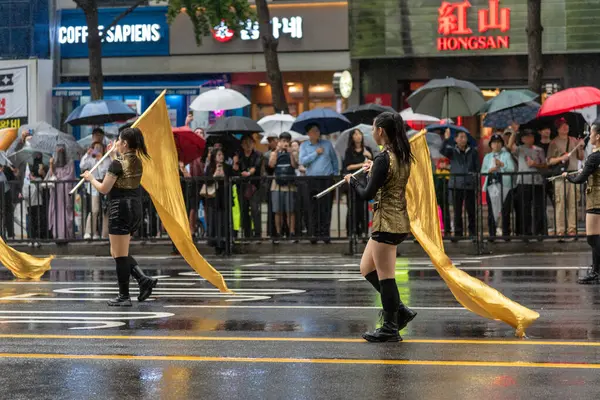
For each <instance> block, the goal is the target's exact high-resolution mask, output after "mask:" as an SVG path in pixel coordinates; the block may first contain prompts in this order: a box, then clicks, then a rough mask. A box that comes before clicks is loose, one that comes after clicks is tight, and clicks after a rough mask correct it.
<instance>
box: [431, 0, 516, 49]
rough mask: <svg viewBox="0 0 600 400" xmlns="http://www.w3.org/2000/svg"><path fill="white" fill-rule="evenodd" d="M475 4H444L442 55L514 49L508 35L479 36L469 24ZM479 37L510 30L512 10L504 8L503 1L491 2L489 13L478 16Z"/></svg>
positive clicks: (440, 30)
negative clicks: (501, 4)
mask: <svg viewBox="0 0 600 400" xmlns="http://www.w3.org/2000/svg"><path fill="white" fill-rule="evenodd" d="M470 8H471V3H469V1H468V0H464V1H462V2H460V3H451V2H448V1H444V2H442V5H441V6H440V8H439V9H438V33H439V34H440V35H441V37H439V38H438V39H437V49H438V50H439V51H457V50H490V49H503V48H504V49H507V48H509V47H510V37H509V36H508V35H498V36H493V35H485V36H484V35H476V34H474V33H473V30H472V29H471V28H470V27H469V24H468V20H467V17H468V12H469V9H470ZM477 17H478V18H477V28H478V32H479V33H486V32H488V31H500V32H501V33H506V32H508V31H509V30H510V9H509V8H506V7H505V8H500V0H489V7H488V9H487V10H479V11H478V14H477Z"/></svg>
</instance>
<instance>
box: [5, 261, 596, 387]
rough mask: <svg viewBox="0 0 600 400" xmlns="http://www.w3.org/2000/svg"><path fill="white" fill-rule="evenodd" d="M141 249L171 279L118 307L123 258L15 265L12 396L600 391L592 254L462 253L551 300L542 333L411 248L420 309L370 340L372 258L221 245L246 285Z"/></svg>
mask: <svg viewBox="0 0 600 400" xmlns="http://www.w3.org/2000/svg"><path fill="white" fill-rule="evenodd" d="M138 261H139V262H140V264H141V265H142V267H143V268H144V269H146V270H147V272H148V273H149V274H151V275H154V276H158V277H159V279H160V282H159V286H158V288H157V289H156V291H155V293H154V295H153V297H152V298H151V301H148V302H145V303H138V302H137V301H134V306H133V307H131V308H121V309H111V308H108V307H107V306H105V301H106V300H107V299H109V298H111V297H113V296H114V295H115V294H116V293H117V288H116V275H115V272H114V264H113V262H112V260H110V259H108V258H99V259H94V258H75V257H74V258H68V259H58V260H56V261H55V262H54V263H53V269H52V270H51V271H50V272H49V273H48V274H47V275H46V276H44V277H43V279H42V280H41V281H39V282H30V281H17V280H14V279H13V278H12V276H11V275H10V274H9V273H8V272H7V271H4V270H3V271H1V272H0V339H1V340H2V342H1V343H2V344H1V345H0V346H1V349H0V353H2V354H0V363H1V364H2V366H3V367H4V368H3V374H0V383H2V384H3V387H11V388H14V389H13V391H14V395H11V396H10V398H15V399H19V398H23V399H30V398H35V396H34V395H33V394H34V393H44V395H43V396H42V397H39V398H52V399H63V398H64V399H73V398H88V397H92V396H93V397H95V398H97V397H98V396H99V397H101V398H169V399H171V398H173V399H179V398H181V399H186V398H200V397H204V396H212V397H216V398H244V399H247V398H257V399H259V398H260V399H263V398H306V399H314V398H321V397H328V398H330V397H333V398H351V397H374V398H380V397H384V396H388V395H390V396H395V397H398V396H402V397H404V398H414V399H438V398H440V399H441V398H448V397H447V396H446V393H445V391H448V393H450V391H452V393H461V395H462V398H468V399H470V398H477V399H480V398H481V397H482V396H486V397H489V396H492V397H491V398H494V399H496V398H497V399H504V398H507V399H508V398H511V399H512V398H523V396H525V395H527V397H531V398H541V397H550V398H557V396H558V395H560V394H561V393H562V394H563V395H564V396H563V397H564V398H573V396H574V393H576V394H577V395H576V397H577V398H597V397H598V392H599V391H600V389H598V388H597V387H596V385H595V376H596V374H597V371H595V369H597V368H598V367H600V364H599V360H600V315H599V313H598V312H597V310H598V308H599V306H600V292H599V290H598V289H599V288H598V287H597V286H579V285H577V284H576V283H575V282H576V280H577V276H578V274H580V273H582V272H583V271H582V268H583V266H584V265H587V264H589V260H588V255H587V254H560V255H548V256H540V255H531V256H525V255H514V256H508V257H502V256H501V257H498V256H491V257H472V258H463V259H457V260H455V261H456V263H457V264H458V265H459V266H460V267H461V268H463V269H464V270H465V271H467V272H468V273H469V274H471V275H473V276H475V277H477V278H479V279H481V280H482V281H484V282H485V283H487V284H489V285H491V286H493V287H495V288H496V289H498V290H500V291H501V292H502V293H504V294H505V295H507V296H508V297H510V298H512V299H513V300H515V301H517V302H520V303H521V304H523V305H525V306H527V307H530V308H532V309H534V310H536V311H538V312H539V313H540V314H541V317H540V319H539V320H538V321H536V322H535V323H534V325H533V326H532V327H530V328H529V329H528V331H527V333H528V335H529V338H530V339H529V340H528V341H515V339H514V338H513V336H512V335H513V333H514V330H513V329H512V328H510V327H509V326H507V325H505V324H503V323H501V322H497V321H490V320H486V319H483V318H481V317H479V316H477V315H474V314H472V313H470V312H468V311H466V310H464V309H463V308H462V307H461V306H460V304H458V303H457V302H456V301H455V300H454V298H453V296H452V294H451V293H450V291H449V290H448V288H447V287H446V285H445V284H444V282H443V281H442V280H441V279H440V278H439V276H438V274H437V272H436V271H435V269H433V267H432V266H431V264H430V263H429V261H428V260H427V259H425V258H415V259H398V262H397V274H396V281H397V283H398V287H399V290H400V295H401V297H402V300H403V301H404V302H405V303H407V304H408V305H410V306H411V307H414V308H415V309H416V310H417V311H418V313H419V315H418V316H417V318H416V319H415V320H414V322H413V323H411V324H410V325H409V326H408V327H407V328H406V329H405V330H404V331H403V332H402V336H403V337H404V339H405V342H403V343H398V344H384V345H373V344H366V343H363V342H362V340H360V335H361V333H362V332H364V331H365V330H368V329H372V328H373V327H375V326H376V324H377V323H378V318H379V312H378V311H379V307H380V301H379V298H378V296H377V293H376V292H375V291H374V290H373V289H372V288H371V287H370V285H368V284H367V283H366V282H365V281H364V280H363V279H362V277H361V276H360V273H359V272H358V263H359V259H358V258H344V257H332V256H329V255H328V256H309V255H307V256H298V255H293V256H286V255H277V256H263V257H253V258H231V259H224V260H218V259H212V260H211V262H213V264H214V265H215V267H216V268H217V269H219V270H220V271H221V272H222V273H223V275H224V277H225V279H226V281H227V282H228V285H229V286H230V288H232V289H233V290H234V291H235V295H231V294H223V293H219V292H218V291H217V290H216V289H214V288H212V287H211V286H210V285H209V284H208V283H207V282H206V281H204V280H203V279H201V278H200V277H199V276H198V275H196V274H195V273H194V272H193V271H192V270H191V269H190V268H189V267H187V266H186V265H185V264H184V263H183V261H182V260H181V259H176V258H143V257H140V258H139V259H138ZM136 295H137V291H136V290H135V285H134V283H133V281H132V297H134V296H136ZM9 366H10V368H9ZM32 376H35V377H43V382H44V383H43V384H41V385H40V382H39V380H33V378H31V377H32ZM358 377H360V378H359V379H357V378H358ZM34 381H35V384H33V382H34ZM567 393H570V394H569V395H567ZM549 394H551V396H549Z"/></svg>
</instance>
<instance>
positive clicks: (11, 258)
mask: <svg viewBox="0 0 600 400" xmlns="http://www.w3.org/2000/svg"><path fill="white" fill-rule="evenodd" d="M53 258H54V256H50V257H46V258H37V257H34V256H31V255H29V254H27V253H21V252H20V251H17V250H15V249H13V248H12V247H10V246H9V245H7V244H6V243H5V242H4V240H2V238H0V262H1V263H2V265H4V266H5V267H6V268H8V270H9V271H10V272H12V274H13V275H14V276H15V277H17V278H19V279H39V278H40V277H41V276H42V275H44V273H45V272H46V271H48V270H49V269H50V261H52V259H53Z"/></svg>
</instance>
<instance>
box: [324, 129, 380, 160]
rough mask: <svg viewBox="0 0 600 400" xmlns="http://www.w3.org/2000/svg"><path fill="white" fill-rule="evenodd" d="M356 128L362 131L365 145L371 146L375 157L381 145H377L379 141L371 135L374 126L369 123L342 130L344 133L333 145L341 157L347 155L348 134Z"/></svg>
mask: <svg viewBox="0 0 600 400" xmlns="http://www.w3.org/2000/svg"><path fill="white" fill-rule="evenodd" d="M356 129H358V130H359V131H361V132H362V134H363V137H364V142H365V147H369V148H370V149H371V151H372V152H373V157H375V156H376V155H377V154H379V153H380V151H379V145H377V142H375V139H373V136H372V135H371V132H372V130H373V127H372V126H371V125H367V124H359V125H356V126H354V127H352V128H350V129H346V130H345V131H344V132H342V134H341V135H340V136H339V137H338V138H337V140H336V141H335V145H334V146H333V147H334V148H335V152H336V153H337V154H338V155H339V156H340V157H344V156H345V154H346V149H347V148H348V136H350V135H351V134H352V133H353V132H354V130H356Z"/></svg>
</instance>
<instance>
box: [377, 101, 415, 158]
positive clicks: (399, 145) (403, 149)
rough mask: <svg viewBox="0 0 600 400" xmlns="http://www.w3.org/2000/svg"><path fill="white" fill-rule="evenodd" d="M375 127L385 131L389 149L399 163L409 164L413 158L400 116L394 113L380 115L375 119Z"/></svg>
mask: <svg viewBox="0 0 600 400" xmlns="http://www.w3.org/2000/svg"><path fill="white" fill-rule="evenodd" d="M375 126H376V127H378V128H382V129H383V130H384V131H385V133H386V135H387V137H388V139H389V141H390V147H391V148H392V151H393V153H394V154H395V155H396V158H397V159H398V162H399V163H401V164H409V163H410V162H412V161H413V159H414V157H413V155H412V152H411V150H410V143H409V142H408V137H407V136H406V129H405V126H404V120H403V119H402V117H401V116H400V114H398V113H396V112H384V113H381V114H379V115H378V116H377V118H375Z"/></svg>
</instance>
